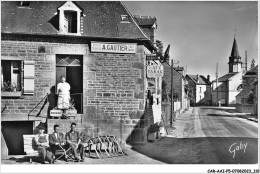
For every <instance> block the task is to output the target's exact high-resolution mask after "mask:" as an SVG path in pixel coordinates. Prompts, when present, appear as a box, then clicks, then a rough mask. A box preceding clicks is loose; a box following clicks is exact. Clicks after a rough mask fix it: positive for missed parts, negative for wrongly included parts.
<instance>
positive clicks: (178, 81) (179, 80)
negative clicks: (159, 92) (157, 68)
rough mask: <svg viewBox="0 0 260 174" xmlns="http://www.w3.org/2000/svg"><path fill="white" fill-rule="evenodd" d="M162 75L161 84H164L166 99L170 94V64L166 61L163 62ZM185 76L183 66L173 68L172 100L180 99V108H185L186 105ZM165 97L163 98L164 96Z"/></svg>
mask: <svg viewBox="0 0 260 174" xmlns="http://www.w3.org/2000/svg"><path fill="white" fill-rule="evenodd" d="M163 66H164V76H163V78H162V80H163V84H165V85H166V87H165V88H166V89H165V90H166V93H167V94H168V100H170V95H171V66H169V64H168V63H163ZM185 84H186V78H185V76H184V68H183V67H174V68H173V93H174V94H173V100H174V101H175V102H176V101H180V103H181V105H180V108H182V109H185V108H187V107H188V103H187V97H186V93H185ZM164 99H165V98H164Z"/></svg>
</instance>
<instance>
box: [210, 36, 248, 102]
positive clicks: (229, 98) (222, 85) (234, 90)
mask: <svg viewBox="0 0 260 174" xmlns="http://www.w3.org/2000/svg"><path fill="white" fill-rule="evenodd" d="M228 64H229V72H228V73H227V74H225V75H223V76H221V77H219V78H218V83H217V80H213V81H212V102H213V105H218V103H219V102H221V104H223V105H227V106H232V105H235V103H236V95H237V94H238V93H239V92H240V91H241V90H242V76H243V73H244V70H243V69H242V61H241V57H240V54H239V50H238V45H237V41H236V38H235V37H234V42H233V46H232V50H231V54H230V57H229V62H228Z"/></svg>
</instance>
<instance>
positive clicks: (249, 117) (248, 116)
mask: <svg viewBox="0 0 260 174" xmlns="http://www.w3.org/2000/svg"><path fill="white" fill-rule="evenodd" d="M219 108H223V109H225V108H228V109H229V111H231V112H226V113H225V114H227V115H233V116H238V117H240V118H244V119H247V120H250V121H254V122H256V123H258V117H257V116H256V115H253V114H250V113H240V112H237V111H236V110H235V108H234V107H219ZM230 108H233V109H232V110H230Z"/></svg>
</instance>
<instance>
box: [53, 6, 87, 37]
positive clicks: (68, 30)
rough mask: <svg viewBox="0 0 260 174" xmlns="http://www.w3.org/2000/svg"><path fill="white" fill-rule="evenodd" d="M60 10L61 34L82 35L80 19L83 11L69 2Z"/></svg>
mask: <svg viewBox="0 0 260 174" xmlns="http://www.w3.org/2000/svg"><path fill="white" fill-rule="evenodd" d="M58 10H59V21H60V22H59V33H60V34H75V35H80V17H81V13H82V10H81V9H80V8H79V7H78V6H76V5H75V4H74V3H73V2H71V1H68V2H66V3H65V4H63V5H62V6H61V7H60V8H58Z"/></svg>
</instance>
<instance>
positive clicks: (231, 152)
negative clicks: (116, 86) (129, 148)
mask: <svg viewBox="0 0 260 174" xmlns="http://www.w3.org/2000/svg"><path fill="white" fill-rule="evenodd" d="M234 112H235V110H234V109H232V108H218V107H195V108H193V109H189V110H188V111H186V113H183V114H181V115H180V116H179V117H177V118H176V121H175V122H174V124H173V127H172V128H170V129H169V132H170V135H169V136H167V137H163V138H162V139H161V140H160V141H157V142H154V143H148V144H146V145H145V146H135V147H134V149H135V150H136V151H138V152H140V153H142V154H145V155H147V156H149V157H151V158H154V159H157V160H160V161H163V162H165V163H170V164H255V163H257V162H258V156H257V154H258V124H257V123H255V122H253V121H249V120H247V119H244V118H239V117H237V116H236V115H235V114H234Z"/></svg>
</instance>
